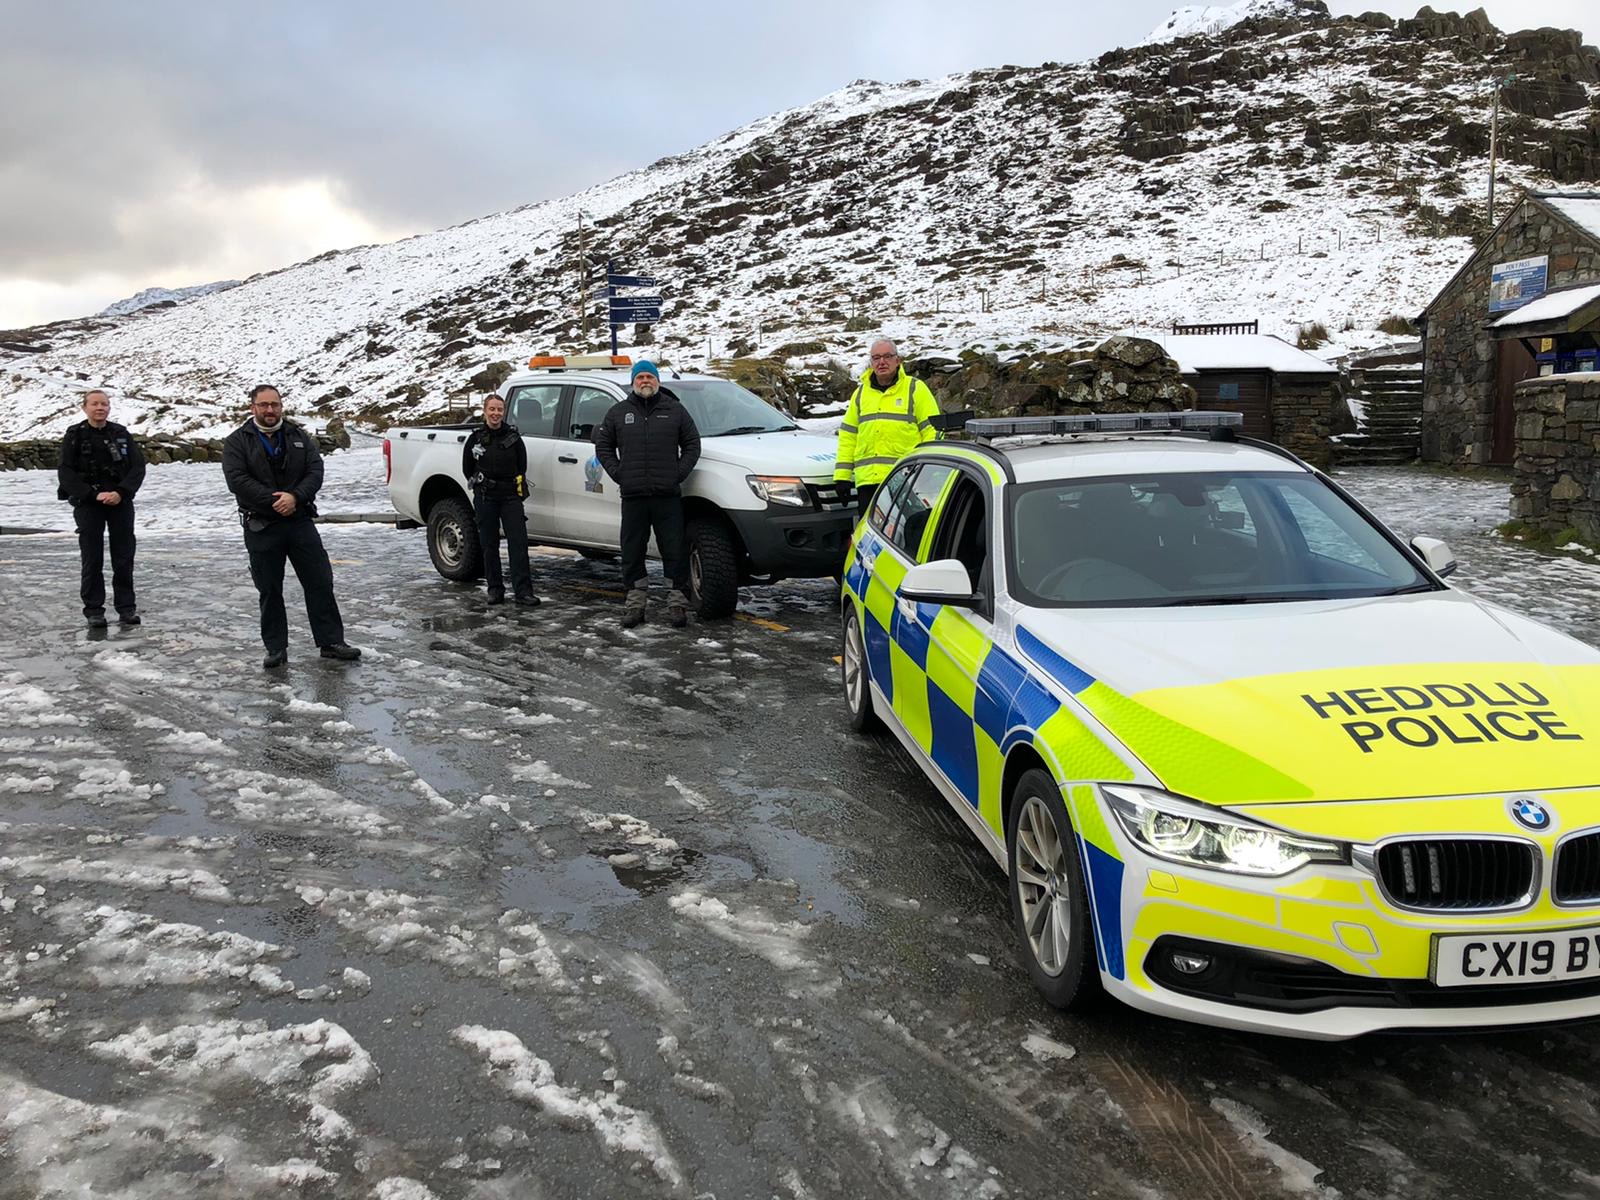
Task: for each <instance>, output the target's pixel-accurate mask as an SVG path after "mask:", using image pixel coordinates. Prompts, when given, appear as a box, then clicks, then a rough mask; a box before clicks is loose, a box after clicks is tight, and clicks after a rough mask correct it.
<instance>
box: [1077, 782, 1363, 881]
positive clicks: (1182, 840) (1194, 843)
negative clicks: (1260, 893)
mask: <svg viewBox="0 0 1600 1200" xmlns="http://www.w3.org/2000/svg"><path fill="white" fill-rule="evenodd" d="M1100 790H1101V791H1102V792H1104V793H1105V797H1106V800H1107V802H1108V803H1109V804H1110V805H1111V811H1112V812H1114V813H1116V814H1117V821H1118V822H1119V823H1120V824H1121V825H1122V828H1123V829H1124V830H1125V831H1126V832H1127V834H1128V836H1129V837H1131V838H1132V839H1133V840H1134V841H1135V842H1137V843H1139V845H1140V846H1142V847H1144V849H1146V850H1148V851H1150V853H1152V854H1154V855H1156V856H1157V857H1159V858H1165V859H1169V860H1170V861H1172V862H1179V863H1184V864H1185V865H1187V866H1191V867H1206V868H1208V869H1210V870H1213V871H1229V872H1232V873H1233V874H1236V875H1287V874H1288V873H1289V872H1290V871H1294V870H1297V869H1299V868H1300V867H1303V866H1305V865H1306V864H1307V863H1310V862H1344V861H1345V857H1346V852H1345V847H1344V846H1343V845H1342V844H1340V843H1338V842H1319V841H1314V840H1312V839H1311V838H1303V837H1298V836H1296V835H1295V834H1292V833H1285V832H1284V831H1283V830H1281V829H1273V828H1272V827H1271V826H1269V825H1262V824H1260V823H1259V822H1256V821H1249V820H1246V819H1245V818H1243V817H1236V816H1233V815H1231V814H1229V813H1224V812H1220V811H1219V810H1217V809H1214V808H1210V807H1207V806H1206V805H1204V804H1196V803H1195V802H1194V801H1192V800H1183V799H1180V798H1179V797H1177V796H1170V795H1168V794H1167V793H1166V792H1158V791H1156V790H1155V789H1154V788H1142V787H1128V786H1125V785H1114V784H1105V785H1102V787H1101V789H1100Z"/></svg>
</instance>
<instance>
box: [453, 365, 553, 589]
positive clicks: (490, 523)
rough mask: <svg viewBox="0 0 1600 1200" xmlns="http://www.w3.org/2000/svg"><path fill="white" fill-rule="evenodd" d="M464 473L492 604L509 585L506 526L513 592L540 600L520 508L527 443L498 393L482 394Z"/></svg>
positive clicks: (463, 457)
mask: <svg viewBox="0 0 1600 1200" xmlns="http://www.w3.org/2000/svg"><path fill="white" fill-rule="evenodd" d="M461 474H462V475H463V476H465V477H466V480H467V482H468V483H470V484H471V485H472V514H473V516H475V517H476V518H477V521H478V545H479V546H481V547H482V548H483V575H484V580H485V582H486V583H487V584H488V588H489V603H490V604H503V603H505V598H506V583H505V577H504V576H503V575H502V574H501V572H500V530H501V529H502V528H504V529H505V531H506V549H507V550H508V551H509V552H510V555H511V592H512V595H513V596H515V597H516V601H517V603H518V604H524V605H529V606H531V605H535V604H538V603H539V597H537V596H535V595H534V594H533V572H532V570H531V569H530V568H529V566H528V515H527V513H526V512H524V511H523V508H522V501H523V500H524V499H525V498H526V497H527V495H528V447H527V446H526V445H524V444H523V441H522V435H521V434H520V433H518V432H517V427H516V426H515V425H513V424H511V423H510V422H509V421H507V420H506V402H505V401H504V400H502V399H501V398H500V397H499V396H498V395H496V394H495V393H494V392H490V393H489V394H488V395H487V396H485V397H484V398H483V425H482V427H480V428H478V429H474V430H473V431H472V436H471V437H469V438H467V441H466V445H464V446H462V447H461Z"/></svg>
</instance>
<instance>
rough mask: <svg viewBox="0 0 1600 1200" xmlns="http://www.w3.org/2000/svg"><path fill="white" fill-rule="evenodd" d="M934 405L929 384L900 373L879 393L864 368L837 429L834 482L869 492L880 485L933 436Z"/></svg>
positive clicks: (937, 409) (937, 412)
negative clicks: (865, 488)
mask: <svg viewBox="0 0 1600 1200" xmlns="http://www.w3.org/2000/svg"><path fill="white" fill-rule="evenodd" d="M938 415H939V402H938V401H937V400H935V399H934V398H933V393H932V392H931V391H929V390H928V385H927V384H925V383H923V382H922V381H921V380H920V379H913V378H912V377H911V376H909V375H907V374H906V369H905V368H904V367H901V368H900V377H899V378H898V379H896V380H895V381H894V382H893V383H891V384H890V385H889V388H888V390H887V391H879V390H878V386H877V383H876V382H875V381H874V380H873V378H872V369H871V368H870V367H869V368H867V370H866V372H865V373H864V374H863V375H862V376H861V379H860V382H858V383H857V384H856V390H855V393H854V394H853V395H852V396H851V397H850V406H849V407H848V408H846V409H845V410H844V423H843V424H842V425H840V426H839V457H838V461H837V462H836V463H835V464H834V468H833V478H834V480H835V482H849V483H851V484H853V485H854V486H856V487H872V486H874V485H876V484H880V483H882V482H883V480H884V477H885V476H886V475H888V474H889V468H891V467H892V466H894V465H895V463H897V462H899V461H900V460H901V459H902V458H904V457H905V456H906V455H907V454H910V453H911V451H913V450H915V449H916V448H917V446H919V445H920V444H921V443H923V442H931V441H932V440H933V439H934V437H935V434H936V431H935V430H934V428H933V418H934V417H936V416H938Z"/></svg>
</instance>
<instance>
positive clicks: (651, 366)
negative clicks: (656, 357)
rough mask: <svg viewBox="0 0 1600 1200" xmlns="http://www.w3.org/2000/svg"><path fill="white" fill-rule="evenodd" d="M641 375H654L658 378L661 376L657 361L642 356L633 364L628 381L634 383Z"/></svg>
mask: <svg viewBox="0 0 1600 1200" xmlns="http://www.w3.org/2000/svg"><path fill="white" fill-rule="evenodd" d="M641 375H654V376H655V377H656V379H658V380H659V379H660V378H661V372H660V371H658V370H656V365H655V363H653V362H651V361H650V360H649V359H648V358H641V359H640V360H639V361H638V362H636V363H634V364H633V370H632V371H630V372H629V373H628V382H629V383H632V382H633V381H634V380H635V379H637V378H639V376H641Z"/></svg>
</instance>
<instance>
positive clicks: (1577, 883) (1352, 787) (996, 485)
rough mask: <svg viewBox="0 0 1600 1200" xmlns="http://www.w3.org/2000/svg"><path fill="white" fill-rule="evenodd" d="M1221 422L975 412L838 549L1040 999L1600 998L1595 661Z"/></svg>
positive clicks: (1362, 1014)
mask: <svg viewBox="0 0 1600 1200" xmlns="http://www.w3.org/2000/svg"><path fill="white" fill-rule="evenodd" d="M1239 423H1240V418H1239V417H1238V415H1237V414H1233V413H1179V414H1120V415H1114V416H1102V417H1079V418H1071V417H1045V418H1029V419H1022V420H1013V421H1004V420H999V421H973V422H969V423H968V427H967V428H968V431H969V432H970V433H971V434H972V435H973V436H974V438H975V440H974V441H972V442H963V443H956V442H948V441H946V442H936V443H930V444H928V445H925V446H923V447H920V448H919V449H917V450H916V451H914V452H913V453H912V454H910V455H909V456H908V457H906V458H905V459H903V460H902V461H901V463H900V464H899V465H898V466H897V467H896V469H895V470H894V472H893V474H891V475H890V476H889V477H888V478H887V479H886V480H885V481H884V484H883V486H882V487H881V488H880V489H879V491H878V493H877V495H876V497H875V498H874V501H873V506H872V509H871V511H870V513H869V514H867V516H866V518H865V519H864V520H863V521H862V522H861V523H860V524H859V525H858V526H857V528H856V530H855V533H854V535H853V541H852V545H851V549H850V553H849V555H848V557H847V560H846V567H845V580H844V587H843V592H842V603H841V617H842V635H843V651H842V654H841V661H842V664H843V683H844V693H845V699H846V703H847V705H848V707H849V712H850V718H851V723H852V725H853V726H854V727H855V728H856V729H858V730H863V729H866V728H868V727H870V726H872V725H874V724H875V723H877V722H879V721H881V722H882V723H883V724H885V725H887V726H888V727H889V729H890V730H891V731H892V732H893V733H894V735H895V736H896V737H897V738H898V739H899V740H900V741H901V742H902V743H903V744H904V745H905V747H906V749H907V750H908V751H909V752H910V753H911V755H912V756H913V757H914V758H915V759H916V760H917V761H918V762H919V763H920V764H921V766H922V768H923V770H924V771H925V772H926V773H927V775H928V778H929V779H930V780H931V781H932V782H933V784H934V786H935V787H936V788H937V789H938V790H939V791H940V792H941V793H942V794H943V795H944V797H945V798H946V799H947V800H948V801H949V803H950V804H951V805H952V806H953V807H954V808H955V809H956V811H957V812H958V813H959V814H960V815H961V816H962V817H963V819H964V820H965V822H966V824H967V825H968V826H969V827H970V828H971V830H972V832H973V833H974V834H975V835H976V836H977V838H978V839H979V841H981V842H982V843H983V845H984V846H985V847H986V848H987V850H988V851H989V853H990V854H991V855H992V856H993V857H994V859H995V860H996V862H998V863H999V864H1000V866H1001V867H1002V868H1003V869H1004V870H1005V872H1006V874H1007V875H1008V876H1009V879H1010V891H1011V903H1012V913H1013V922H1014V926H1015V931H1016V933H1017V936H1018V939H1019V942H1020V946H1021V950H1022V957H1023V959H1024V960H1025V962H1026V965H1027V969H1028V972H1029V974H1030V975H1031V976H1032V978H1033V981H1034V983H1035V984H1036V985H1037V986H1038V988H1039V990H1040V991H1041V992H1042V993H1043V994H1044V996H1045V998H1046V1000H1047V1001H1049V1002H1050V1003H1051V1004H1053V1005H1055V1006H1057V1007H1060V1008H1071V1007H1075V1006H1078V1005H1080V1004H1081V1003H1082V1002H1084V1001H1085V1000H1087V999H1088V998H1090V997H1091V996H1092V995H1093V994H1094V993H1096V992H1099V991H1102V990H1103V991H1105V992H1109V993H1110V994H1111V995H1113V996H1115V997H1117V998H1119V999H1121V1000H1123V1001H1125V1002H1127V1003H1129V1004H1131V1005H1133V1006H1135V1007H1137V1008H1140V1009H1144V1010H1147V1011H1150V1012H1154V1013H1159V1014H1163V1015H1167V1016H1173V1017H1180V1018H1184V1019H1187V1020H1193V1021H1200V1022H1205V1023H1208V1024H1214V1025H1223V1026H1229V1027H1233V1028H1238V1029H1246V1030H1256V1031H1261V1032H1268V1033H1279V1034H1290V1035H1298V1036H1304V1037H1314V1038H1344V1037H1350V1036H1354V1035H1357V1034H1361V1033H1366V1032H1371V1031H1375V1030H1382V1029H1392V1028H1445V1027H1464V1026H1511V1025H1521V1024H1527V1023H1533V1022H1543V1021H1555V1020H1567V1019H1574V1018H1582V1017H1592V1016H1596V1015H1600V652H1597V651H1596V650H1595V649H1594V648H1592V647H1590V646H1587V645H1585V644H1583V643H1581V642H1578V641H1576V640H1574V639H1572V638H1569V637H1566V636H1563V635H1561V634H1559V633H1556V632H1554V631H1552V630H1550V629H1547V628H1545V627H1543V626H1541V625H1539V624H1537V623H1536V622H1534V621H1531V620H1528V619H1527V618H1525V617H1521V616H1518V615H1516V614H1514V613H1511V612H1508V611H1506V610H1504V609H1501V608H1497V607H1494V606H1492V605H1489V604H1486V603H1483V602H1482V601H1479V600H1476V599H1474V598H1473V597H1471V596H1469V595H1467V594H1465V593H1464V592H1461V591H1457V590H1454V589H1452V588H1451V587H1449V586H1448V585H1447V584H1446V583H1445V582H1444V578H1445V576H1447V575H1449V574H1450V573H1451V571H1453V570H1454V568H1455V560H1454V557H1453V556H1452V555H1451V553H1450V551H1449V549H1448V547H1446V546H1445V544H1444V543H1443V542H1440V541H1438V540H1437V539H1432V538H1424V537H1418V538H1415V539H1413V540H1412V541H1411V542H1410V543H1409V544H1407V543H1405V542H1403V541H1401V540H1400V539H1399V538H1398V537H1396V536H1395V534H1393V533H1392V532H1391V531H1390V530H1388V529H1386V528H1385V527H1384V526H1383V524H1382V523H1381V522H1379V521H1378V520H1377V519H1375V518H1374V517H1373V516H1372V515H1371V514H1370V513H1368V512H1367V511H1366V510H1365V509H1363V508H1362V507H1361V505H1360V504H1358V503H1357V502H1356V501H1354V500H1353V499H1351V497H1350V496H1348V495H1347V494H1346V493H1345V492H1344V491H1343V490H1342V489H1341V488H1340V487H1339V486H1338V485H1337V484H1336V483H1334V482H1333V481H1332V480H1331V479H1329V478H1327V477H1326V476H1325V475H1323V474H1321V473H1320V472H1318V471H1316V470H1314V469H1313V468H1311V467H1309V466H1307V465H1306V464H1305V463H1304V462H1302V461H1300V460H1299V459H1298V458H1296V457H1295V456H1293V455H1292V454H1290V453H1289V452H1287V451H1285V450H1282V449H1280V448H1278V447H1276V446H1272V445H1269V444H1267V443H1264V442H1258V441H1254V440H1251V439H1247V438H1244V437H1241V436H1239V435H1238V434H1237V433H1236V429H1237V426H1238V425H1239Z"/></svg>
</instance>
